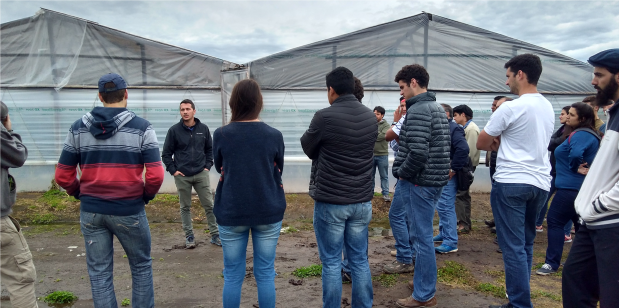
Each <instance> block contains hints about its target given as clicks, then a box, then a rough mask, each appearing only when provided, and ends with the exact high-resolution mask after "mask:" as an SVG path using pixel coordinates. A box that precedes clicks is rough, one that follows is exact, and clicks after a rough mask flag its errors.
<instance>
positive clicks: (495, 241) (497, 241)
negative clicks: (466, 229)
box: [492, 237, 499, 245]
mask: <svg viewBox="0 0 619 308" xmlns="http://www.w3.org/2000/svg"><path fill="white" fill-rule="evenodd" d="M492 242H493V243H495V244H497V245H498V244H499V239H498V238H496V237H495V238H494V241H492Z"/></svg>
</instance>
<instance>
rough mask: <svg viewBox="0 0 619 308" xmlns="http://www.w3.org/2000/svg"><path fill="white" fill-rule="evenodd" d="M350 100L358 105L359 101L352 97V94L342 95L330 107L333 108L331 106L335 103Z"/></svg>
mask: <svg viewBox="0 0 619 308" xmlns="http://www.w3.org/2000/svg"><path fill="white" fill-rule="evenodd" d="M351 100H353V101H355V102H357V103H359V100H358V99H357V98H356V97H355V96H354V95H352V94H344V95H340V97H338V98H336V99H335V100H334V101H333V103H332V104H331V105H332V106H333V105H335V104H337V103H342V102H349V101H351ZM359 104H361V103H359Z"/></svg>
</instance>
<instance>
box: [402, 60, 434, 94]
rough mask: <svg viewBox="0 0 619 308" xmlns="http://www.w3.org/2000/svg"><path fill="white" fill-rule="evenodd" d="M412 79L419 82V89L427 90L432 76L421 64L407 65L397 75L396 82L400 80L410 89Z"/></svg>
mask: <svg viewBox="0 0 619 308" xmlns="http://www.w3.org/2000/svg"><path fill="white" fill-rule="evenodd" d="M411 79H415V80H417V83H418V84H419V87H421V88H423V89H425V88H427V87H428V83H429V82H430V75H429V74H428V71H426V69H425V68H424V67H423V66H422V65H419V64H412V65H406V66H404V67H402V69H401V70H400V71H399V72H398V73H397V74H396V75H395V82H400V80H402V81H404V82H406V85H408V86H409V87H410V85H411Z"/></svg>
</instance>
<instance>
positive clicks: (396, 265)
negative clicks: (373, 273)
mask: <svg viewBox="0 0 619 308" xmlns="http://www.w3.org/2000/svg"><path fill="white" fill-rule="evenodd" d="M414 270H415V267H414V266H413V265H412V264H404V263H400V262H398V260H395V261H393V263H391V264H387V265H385V266H383V271H385V273H387V274H403V273H412V272H413V271H414Z"/></svg>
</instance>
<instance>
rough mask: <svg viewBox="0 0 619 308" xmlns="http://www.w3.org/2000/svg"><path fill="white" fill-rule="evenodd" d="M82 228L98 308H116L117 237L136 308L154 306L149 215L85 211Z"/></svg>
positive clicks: (95, 303) (94, 299)
mask: <svg viewBox="0 0 619 308" xmlns="http://www.w3.org/2000/svg"><path fill="white" fill-rule="evenodd" d="M80 225H81V229H82V234H83V235H84V242H85V243H86V245H85V246H86V264H87V266H88V275H89V276H90V287H91V290H92V299H93V302H94V306H95V307H96V308H116V307H118V305H117V301H116V294H115V293H114V282H113V280H114V273H113V269H114V246H113V245H112V243H113V236H114V235H115V236H116V238H117V239H118V241H119V242H120V244H121V245H122V246H123V249H124V250H125V253H126V254H127V258H128V259H129V267H130V268H131V278H132V281H133V283H132V297H131V303H132V304H133V307H155V292H154V289H153V268H152V260H151V258H150V229H149V226H148V220H147V219H146V212H144V210H142V211H141V212H140V213H138V214H134V215H129V216H114V215H103V214H97V213H89V212H84V211H82V212H81V213H80Z"/></svg>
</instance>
